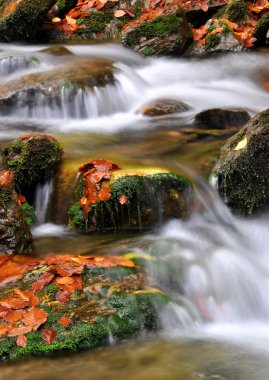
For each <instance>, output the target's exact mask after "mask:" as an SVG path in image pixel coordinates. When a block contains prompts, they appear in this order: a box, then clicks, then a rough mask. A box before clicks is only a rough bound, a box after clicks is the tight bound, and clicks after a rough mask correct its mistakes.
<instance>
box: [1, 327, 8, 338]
mask: <svg viewBox="0 0 269 380" xmlns="http://www.w3.org/2000/svg"><path fill="white" fill-rule="evenodd" d="M7 331H8V327H7V326H5V325H0V336H3V335H5V334H6V333H7Z"/></svg>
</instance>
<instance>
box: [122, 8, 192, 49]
mask: <svg viewBox="0 0 269 380" xmlns="http://www.w3.org/2000/svg"><path fill="white" fill-rule="evenodd" d="M191 40H192V32H191V27H190V25H189V24H188V21H187V19H186V14H185V11H184V9H183V8H182V7H179V6H178V5H172V6H170V7H169V8H167V9H164V11H163V13H162V14H161V15H158V16H157V17H155V18H152V19H149V20H146V21H143V20H141V22H138V23H134V24H132V23H130V25H129V26H127V27H126V28H125V29H123V30H122V43H123V45H124V46H126V47H129V48H131V49H133V50H135V51H137V52H139V53H141V54H143V55H145V56H149V55H169V54H182V53H183V51H184V49H185V48H186V46H187V45H188V44H189V43H190V41H191Z"/></svg>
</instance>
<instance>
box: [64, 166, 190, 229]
mask: <svg viewBox="0 0 269 380" xmlns="http://www.w3.org/2000/svg"><path fill="white" fill-rule="evenodd" d="M80 171H81V173H82V175H81V178H80V180H79V181H78V185H77V193H76V202H75V203H74V204H73V205H72V206H71V208H70V209H69V217H70V223H69V226H70V227H71V228H76V229H78V230H81V231H89V232H97V231H101V232H106V231H114V232H117V231H131V230H133V231H142V230H145V229H151V228H154V227H157V226H160V225H161V224H162V223H163V222H165V221H167V220H169V219H172V218H181V219H186V218H187V217H188V216H189V215H190V213H191V209H192V202H193V189H192V185H191V183H190V181H189V180H187V179H186V178H184V177H183V176H181V175H179V174H174V173H169V172H167V171H164V170H162V169H148V170H129V171H128V170H121V169H120V168H119V167H118V165H116V164H114V163H112V162H110V161H105V160H92V161H90V162H89V163H87V164H85V165H84V166H82V167H81V168H80Z"/></svg>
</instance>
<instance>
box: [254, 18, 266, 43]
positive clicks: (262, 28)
mask: <svg viewBox="0 0 269 380" xmlns="http://www.w3.org/2000/svg"><path fill="white" fill-rule="evenodd" d="M268 31H269V12H267V13H265V14H264V15H262V17H261V18H260V19H259V20H258V22H257V24H256V27H255V30H254V33H253V36H254V37H255V38H257V42H256V44H257V45H265V44H266V43H268ZM266 40H267V41H266Z"/></svg>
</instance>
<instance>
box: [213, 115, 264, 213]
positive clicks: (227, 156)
mask: <svg viewBox="0 0 269 380" xmlns="http://www.w3.org/2000/svg"><path fill="white" fill-rule="evenodd" d="M268 127H269V110H266V111H264V112H262V113H260V114H258V115H257V116H256V117H255V118H253V119H251V120H250V121H249V122H248V124H247V125H246V126H245V127H244V128H243V129H242V130H241V131H240V132H238V133H237V134H236V135H235V136H233V137H232V138H230V139H229V140H228V142H227V143H226V144H225V145H224V147H223V148H222V152H221V156H220V159H219V162H218V164H217V165H216V167H215V169H214V173H215V175H216V176H217V178H218V191H219V194H220V196H221V197H222V198H223V200H224V201H225V203H226V204H227V205H228V207H230V208H231V210H232V211H234V212H235V213H238V214H242V215H251V214H253V213H254V212H255V211H257V210H260V209H263V208H264V207H265V206H266V205H267V204H268V200H269V174H268V165H269V134H268Z"/></svg>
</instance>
